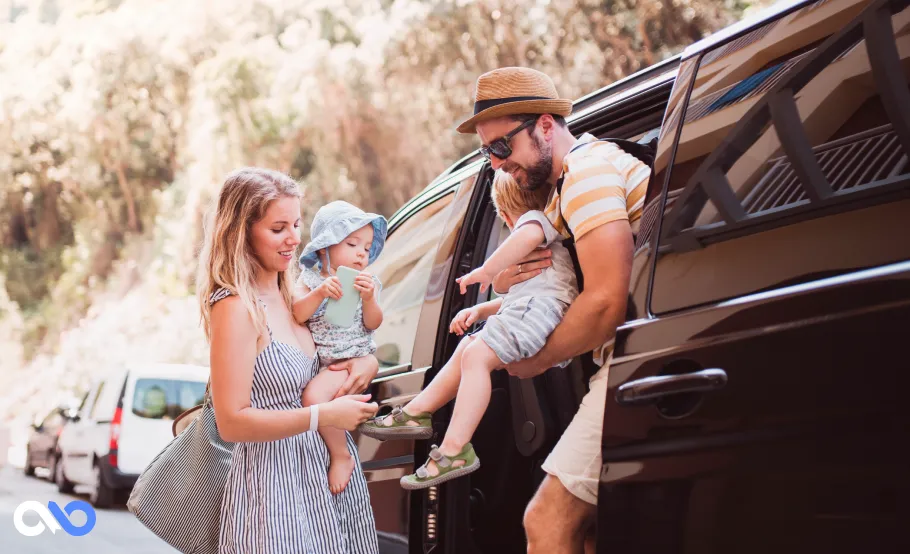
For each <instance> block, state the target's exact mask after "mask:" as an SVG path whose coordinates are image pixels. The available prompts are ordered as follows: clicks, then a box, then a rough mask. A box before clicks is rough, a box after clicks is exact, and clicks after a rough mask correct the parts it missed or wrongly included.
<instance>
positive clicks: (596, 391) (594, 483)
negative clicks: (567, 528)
mask: <svg viewBox="0 0 910 554" xmlns="http://www.w3.org/2000/svg"><path fill="white" fill-rule="evenodd" d="M610 361H611V360H607V363H606V364H604V365H603V367H601V368H600V370H598V371H597V373H595V374H594V376H593V377H591V381H590V390H589V391H588V394H586V395H585V397H584V398H583V399H582V401H581V406H579V407H578V412H577V413H576V414H575V417H574V418H573V419H572V422H571V423H569V426H568V427H567V428H566V432H565V433H563V434H562V437H561V438H560V439H559V442H557V443H556V446H555V447H553V451H552V452H550V455H549V456H547V459H546V461H544V463H543V470H544V471H546V472H547V473H549V474H550V475H552V476H553V477H556V478H557V479H559V481H560V482H561V483H562V485H563V486H564V487H565V488H566V489H567V490H568V491H569V492H570V493H572V494H573V495H574V496H576V497H578V498H579V499H581V500H583V501H585V502H587V503H588V504H593V505H597V488H598V486H599V484H600V469H601V465H602V463H601V458H600V442H601V434H602V432H603V423H604V406H605V404H606V401H607V370H608V369H609V367H610V363H609V362H610Z"/></svg>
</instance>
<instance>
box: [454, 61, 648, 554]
mask: <svg viewBox="0 0 910 554" xmlns="http://www.w3.org/2000/svg"><path fill="white" fill-rule="evenodd" d="M474 99H475V101H474V115H473V116H472V117H471V118H470V119H468V120H467V121H465V122H464V123H462V124H461V125H459V127H458V131H459V132H461V133H476V134H477V135H478V136H479V137H480V140H481V142H482V144H483V146H482V148H481V152H482V153H483V154H484V156H486V157H487V158H488V159H489V160H490V162H491V164H492V165H493V168H494V169H500V168H501V169H503V170H504V171H506V172H508V173H509V174H511V175H512V176H513V177H514V178H515V180H516V181H517V182H518V184H519V186H521V187H524V188H526V189H529V190H536V189H539V188H541V187H548V188H550V189H552V192H551V196H550V202H549V205H548V206H547V209H546V214H547V217H548V218H549V219H550V220H551V221H552V222H553V224H554V225H555V226H556V228H557V229H558V230H559V231H560V232H562V233H563V234H564V235H566V236H571V237H572V238H573V239H574V241H575V249H576V252H577V256H578V264H579V266H580V268H581V272H582V275H583V277H584V290H583V291H582V293H581V294H580V295H579V296H578V298H577V299H576V300H575V302H574V303H573V304H572V306H571V308H570V309H569V311H568V312H567V313H566V315H565V317H564V318H563V321H562V323H561V324H560V325H559V326H558V327H557V328H556V330H555V331H554V332H553V333H552V334H551V335H550V338H549V339H548V340H547V343H546V345H545V346H544V348H543V349H542V350H541V351H540V352H539V353H538V354H537V355H536V356H533V357H532V358H528V359H526V360H522V361H520V362H517V363H514V364H511V365H509V366H508V367H507V368H506V369H507V370H508V371H509V373H510V374H512V375H517V376H518V377H521V378H529V377H534V376H536V375H539V374H541V373H543V372H544V371H546V370H547V369H548V368H550V367H551V366H553V365H555V364H556V363H558V362H559V361H560V360H565V359H568V358H572V357H575V356H578V355H581V354H584V353H586V352H590V351H592V350H593V352H594V361H595V363H596V364H597V365H598V366H599V368H600V369H599V370H598V371H597V373H596V374H595V375H594V376H593V377H592V378H591V381H590V391H589V392H588V394H587V395H586V396H585V397H584V399H583V400H582V403H581V406H580V407H579V409H578V413H576V415H575V418H574V419H573V420H572V423H571V424H570V425H569V427H568V428H567V429H566V432H565V433H564V434H563V436H562V437H561V438H560V440H559V442H558V443H557V445H556V446H555V447H554V449H553V452H552V453H551V454H550V456H549V457H548V458H547V460H546V461H545V463H544V465H543V469H544V471H546V472H547V476H546V477H545V478H544V481H543V483H542V484H541V486H540V488H539V489H538V490H537V492H536V494H535V495H534V498H533V499H532V500H531V502H530V504H529V505H528V508H527V511H526V512H525V518H524V526H525V532H526V534H527V537H528V552H531V553H538V552H540V553H543V552H546V553H548V554H549V553H558V552H580V551H582V550H583V549H584V546H585V544H584V537H585V534H586V533H587V532H588V531H590V529H591V524H592V523H593V521H594V516H595V513H596V505H597V488H598V483H599V476H600V469H601V456H600V440H601V431H602V427H603V414H604V403H605V401H606V390H607V370H608V366H609V361H610V358H611V355H612V351H613V340H614V336H615V333H616V328H617V327H618V326H619V325H620V324H621V323H622V322H623V319H624V317H625V313H626V298H627V295H628V290H629V276H630V273H631V267H632V247H633V234H632V227H631V225H632V224H633V223H636V222H637V220H638V219H639V218H640V217H641V210H642V206H643V204H644V197H645V191H646V190H647V186H648V178H649V177H650V173H651V170H650V168H648V166H646V165H645V164H643V163H642V162H641V161H639V160H638V159H636V158H634V157H633V156H631V155H629V154H627V153H625V152H623V151H622V150H620V149H619V148H618V147H617V146H616V145H615V144H612V143H610V142H604V141H597V140H596V139H595V137H593V136H592V135H590V134H585V135H582V136H581V137H579V138H577V139H576V138H575V137H574V136H572V134H571V133H570V132H569V129H568V128H567V127H566V123H565V119H564V117H565V116H567V115H569V114H570V113H571V111H572V102H571V101H570V100H567V99H562V98H559V95H558V94H557V93H556V87H555V86H554V84H553V81H552V80H551V79H550V78H549V77H547V76H546V75H544V74H543V73H541V72H539V71H535V70H532V69H527V68H520V67H509V68H503V69H497V70H494V71H491V72H489V73H485V74H484V75H481V76H480V77H479V78H478V80H477V87H476V91H475V95H474ZM538 257H539V256H538ZM526 262H530V263H522V264H518V265H516V266H513V267H512V268H509V269H507V270H505V271H503V272H502V273H501V274H500V275H499V276H498V277H497V280H496V281H495V282H494V289H495V290H498V291H503V290H508V288H509V287H510V286H511V285H513V284H515V283H517V282H521V281H524V280H526V279H528V278H530V277H532V276H533V275H536V274H537V273H539V271H541V268H542V267H544V266H545V265H546V263H545V262H540V261H537V262H534V261H533V260H532V259H531V258H529V259H528V260H526ZM588 546H592V545H590V544H589V545H588Z"/></svg>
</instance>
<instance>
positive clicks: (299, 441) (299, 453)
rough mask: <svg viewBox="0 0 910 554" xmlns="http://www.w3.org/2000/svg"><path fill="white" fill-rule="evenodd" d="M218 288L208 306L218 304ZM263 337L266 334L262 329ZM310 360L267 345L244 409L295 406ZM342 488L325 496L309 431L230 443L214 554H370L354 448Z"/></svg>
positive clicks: (324, 461)
mask: <svg viewBox="0 0 910 554" xmlns="http://www.w3.org/2000/svg"><path fill="white" fill-rule="evenodd" d="M230 294H231V293H230V291H228V290H226V289H221V290H219V291H217V292H216V293H215V294H214V295H213V296H212V303H215V302H217V301H219V300H221V299H222V298H226V297H227V296H229V295H230ZM269 336H270V338H271V329H269ZM318 369H319V363H318V360H317V359H316V358H314V357H310V356H308V355H307V354H306V353H305V352H302V351H301V350H300V349H299V348H297V347H294V346H291V345H289V344H285V343H282V342H278V341H276V340H274V339H272V341H271V343H270V344H269V345H268V347H266V349H265V350H263V351H262V352H261V353H260V354H259V356H257V357H256V365H255V367H254V370H253V387H252V391H251V395H250V403H251V405H252V406H253V407H254V408H259V409H263V410H291V409H294V408H301V407H302V405H301V400H300V394H301V392H302V391H303V387H305V386H306V384H307V382H309V380H310V379H312V378H313V377H314V376H315V375H316V372H317V370H318ZM347 439H348V449H349V450H350V451H351V453H352V455H353V456H354V460H355V462H356V467H355V469H354V474H353V475H352V476H351V481H350V482H349V483H348V486H347V488H345V490H344V491H342V492H341V493H340V494H338V495H333V494H332V493H331V492H329V482H328V468H329V452H328V450H327V449H326V447H325V443H324V442H323V441H322V437H320V436H319V433H316V432H307V433H301V434H299V435H295V436H293V437H289V438H286V439H281V440H277V441H272V442H238V443H236V445H235V447H234V453H233V457H232V459H231V468H230V470H229V472H228V476H227V483H226V484H225V488H224V502H223V504H222V511H221V537H220V541H219V552H221V553H222V554H234V553H236V554H282V553H289V554H290V553H293V554H297V553H300V554H342V553H344V554H347V553H357V554H360V553H376V552H378V551H379V547H378V545H377V542H376V523H375V521H374V520H373V510H372V508H371V506H370V494H369V491H368V490H367V484H366V479H365V478H364V476H363V471H362V470H361V469H360V458H359V457H358V456H357V447H356V445H355V444H354V441H353V440H352V439H351V436H350V435H348V436H347Z"/></svg>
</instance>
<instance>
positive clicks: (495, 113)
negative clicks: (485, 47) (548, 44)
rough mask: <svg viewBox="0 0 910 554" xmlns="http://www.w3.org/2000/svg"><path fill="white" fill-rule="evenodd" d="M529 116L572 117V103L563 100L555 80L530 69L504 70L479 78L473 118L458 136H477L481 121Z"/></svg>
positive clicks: (459, 129)
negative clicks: (554, 82)
mask: <svg viewBox="0 0 910 554" xmlns="http://www.w3.org/2000/svg"><path fill="white" fill-rule="evenodd" d="M526 113H539V114H545V113H548V114H556V115H561V116H563V117H565V116H567V115H569V114H570V113H572V101H571V100H568V99H565V98H560V97H559V94H557V93H556V86H555V85H554V84H553V80H552V79H550V78H549V77H547V76H546V75H545V74H543V73H541V72H540V71H536V70H534V69H529V68H527V67H503V68H501V69H494V70H493V71H489V72H487V73H484V74H483V75H481V76H480V77H478V78H477V87H476V89H475V91H474V115H473V116H471V118H470V119H468V120H466V121H465V122H464V123H462V124H461V125H459V126H458V132H459V133H466V134H469V133H475V132H476V130H475V127H476V126H477V124H478V123H480V122H481V121H487V120H489V119H495V118H497V117H502V116H504V115H517V114H526Z"/></svg>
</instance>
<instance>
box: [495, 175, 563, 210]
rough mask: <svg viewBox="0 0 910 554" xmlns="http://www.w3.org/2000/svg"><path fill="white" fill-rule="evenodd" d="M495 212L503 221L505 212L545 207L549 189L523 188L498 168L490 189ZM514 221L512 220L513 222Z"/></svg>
mask: <svg viewBox="0 0 910 554" xmlns="http://www.w3.org/2000/svg"><path fill="white" fill-rule="evenodd" d="M490 193H491V196H492V198H493V206H495V207H496V213H497V214H498V215H499V217H500V218H501V219H502V220H503V221H505V220H506V218H505V215H504V214H505V213H506V212H508V213H512V214H519V215H520V214H523V213H525V212H529V211H531V210H541V211H543V209H544V208H546V207H547V199H548V198H549V196H550V189H548V188H546V187H541V188H539V189H537V190H534V191H531V190H525V189H524V188H522V187H521V186H520V185H519V184H518V182H516V181H515V178H514V177H512V176H511V175H509V174H508V173H506V172H505V171H503V170H501V169H499V170H497V171H496V174H495V175H494V176H493V187H492V190H491V191H490ZM513 223H514V222H513Z"/></svg>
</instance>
